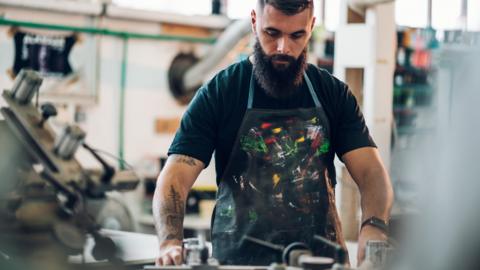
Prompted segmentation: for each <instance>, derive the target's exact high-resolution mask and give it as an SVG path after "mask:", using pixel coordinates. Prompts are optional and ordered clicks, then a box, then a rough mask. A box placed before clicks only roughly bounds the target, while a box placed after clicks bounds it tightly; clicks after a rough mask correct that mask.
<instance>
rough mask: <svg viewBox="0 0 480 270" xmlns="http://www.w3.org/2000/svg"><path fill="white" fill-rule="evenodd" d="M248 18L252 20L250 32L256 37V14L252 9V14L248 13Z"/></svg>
mask: <svg viewBox="0 0 480 270" xmlns="http://www.w3.org/2000/svg"><path fill="white" fill-rule="evenodd" d="M250 17H251V19H252V32H253V33H254V34H255V35H256V34H257V13H256V12H255V9H252V12H250Z"/></svg>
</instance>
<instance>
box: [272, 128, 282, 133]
mask: <svg viewBox="0 0 480 270" xmlns="http://www.w3.org/2000/svg"><path fill="white" fill-rule="evenodd" d="M272 132H273V133H274V134H278V133H280V132H282V128H274V129H272Z"/></svg>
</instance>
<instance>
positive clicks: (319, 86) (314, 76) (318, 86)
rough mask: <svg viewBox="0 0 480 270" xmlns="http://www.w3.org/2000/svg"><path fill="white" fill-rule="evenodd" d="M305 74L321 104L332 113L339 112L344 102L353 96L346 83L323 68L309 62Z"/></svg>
mask: <svg viewBox="0 0 480 270" xmlns="http://www.w3.org/2000/svg"><path fill="white" fill-rule="evenodd" d="M307 75H308V77H309V78H310V81H311V82H312V85H313V87H314V88H315V91H316V92H317V95H318V97H319V99H320V101H321V102H322V104H323V106H324V107H325V108H327V110H330V112H331V113H333V114H336V113H339V112H340V111H341V110H342V106H344V104H345V102H346V101H347V100H349V99H350V98H351V97H352V96H353V95H352V93H351V92H350V90H349V88H348V86H347V84H345V83H344V82H342V81H341V80H339V79H338V78H337V77H335V76H333V75H332V74H330V72H328V71H327V70H325V69H322V68H318V67H316V66H315V65H312V64H309V65H308V68H307Z"/></svg>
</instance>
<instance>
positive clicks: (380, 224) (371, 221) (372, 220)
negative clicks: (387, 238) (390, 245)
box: [360, 216, 388, 234]
mask: <svg viewBox="0 0 480 270" xmlns="http://www.w3.org/2000/svg"><path fill="white" fill-rule="evenodd" d="M367 225H370V226H373V227H375V228H377V229H380V230H381V231H383V232H384V233H385V234H388V224H387V222H385V220H383V219H380V218H378V217H375V216H373V217H369V218H367V219H366V220H365V221H364V222H362V226H361V227H360V229H362V228H363V227H365V226H367Z"/></svg>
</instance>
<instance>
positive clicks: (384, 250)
mask: <svg viewBox="0 0 480 270" xmlns="http://www.w3.org/2000/svg"><path fill="white" fill-rule="evenodd" d="M389 249H390V248H389V244H388V242H386V241H382V240H368V241H367V246H366V247H365V260H368V261H370V262H371V263H372V265H373V266H374V267H375V268H382V267H385V265H386V264H387V260H388V253H389Z"/></svg>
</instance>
